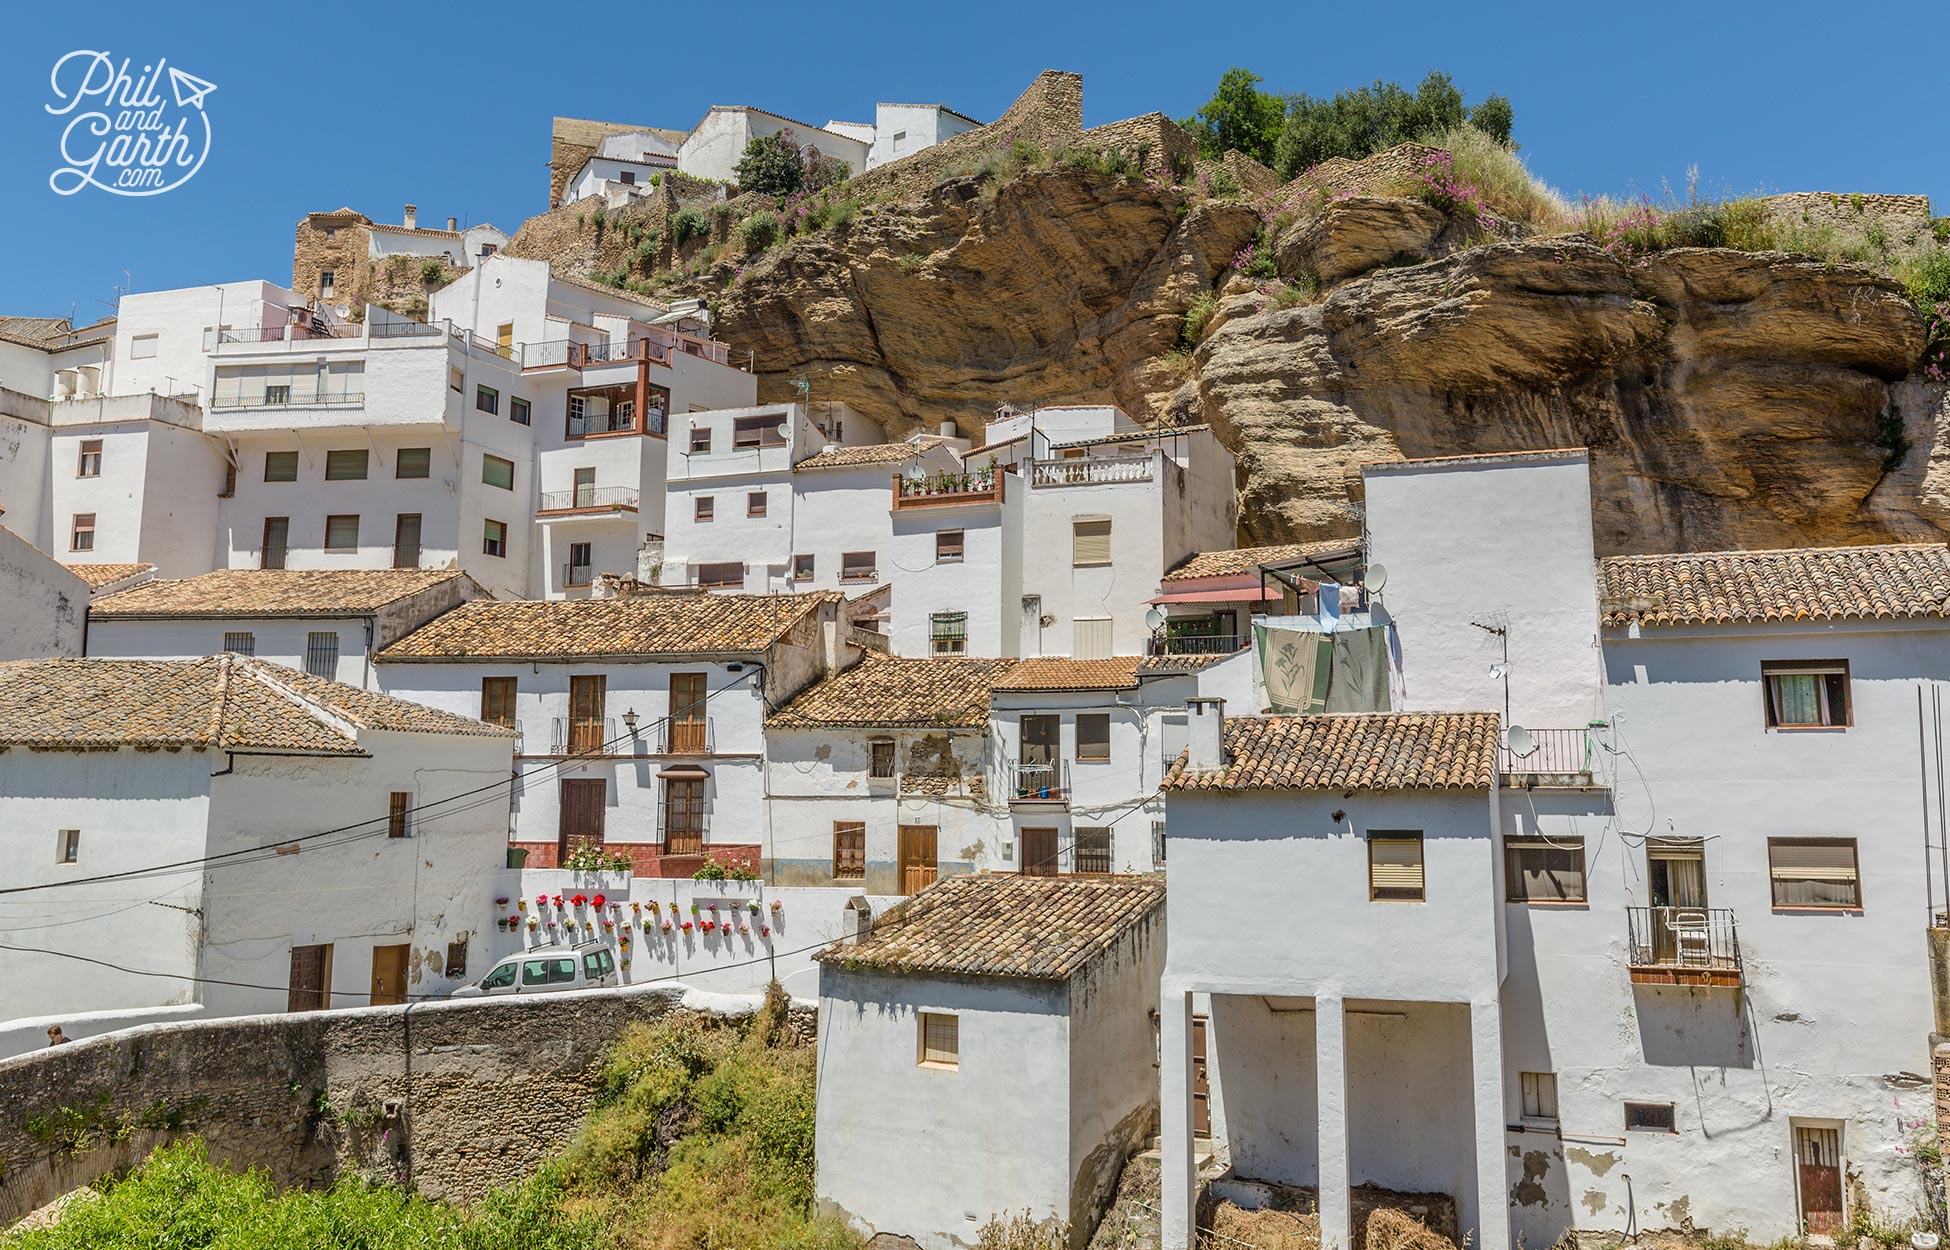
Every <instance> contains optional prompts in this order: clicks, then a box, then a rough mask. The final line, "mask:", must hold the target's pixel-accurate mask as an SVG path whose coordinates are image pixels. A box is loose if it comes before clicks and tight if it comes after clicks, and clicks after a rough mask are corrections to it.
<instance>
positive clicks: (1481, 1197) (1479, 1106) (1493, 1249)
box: [1469, 998, 1510, 1250]
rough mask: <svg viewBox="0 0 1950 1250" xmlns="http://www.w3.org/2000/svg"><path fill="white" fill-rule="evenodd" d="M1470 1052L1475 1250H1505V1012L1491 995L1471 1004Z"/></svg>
mask: <svg viewBox="0 0 1950 1250" xmlns="http://www.w3.org/2000/svg"><path fill="white" fill-rule="evenodd" d="M1469 1054H1470V1060H1471V1063H1470V1066H1471V1069H1472V1073H1471V1075H1472V1076H1473V1077H1474V1084H1475V1087H1476V1093H1475V1102H1476V1107H1475V1112H1476V1116H1475V1120H1476V1238H1475V1240H1474V1241H1472V1242H1470V1243H1469V1244H1471V1245H1472V1246H1475V1247H1478V1250H1509V1246H1510V1203H1509V1199H1508V1198H1507V1197H1505V1193H1504V1191H1505V1190H1506V1189H1507V1188H1508V1184H1509V1177H1508V1175H1507V1174H1506V1169H1507V1168H1508V1166H1509V1164H1508V1162H1507V1160H1506V1159H1505V1158H1504V1153H1505V1152H1504V1143H1505V1141H1506V1133H1505V1127H1504V1126H1505V1125H1506V1124H1507V1123H1508V1120H1507V1119H1506V1118H1505V1115H1504V1111H1505V1108H1504V1105H1503V1015H1502V1009H1501V1006H1500V1004H1499V1003H1498V1002H1497V1000H1496V999H1494V998H1489V999H1483V1000H1481V1001H1478V1002H1474V1003H1471V1004H1470V1005H1469Z"/></svg>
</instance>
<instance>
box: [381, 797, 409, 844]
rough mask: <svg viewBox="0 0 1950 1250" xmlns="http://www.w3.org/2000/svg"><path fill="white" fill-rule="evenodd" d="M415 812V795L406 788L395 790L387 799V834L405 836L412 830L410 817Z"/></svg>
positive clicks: (395, 836) (398, 836)
mask: <svg viewBox="0 0 1950 1250" xmlns="http://www.w3.org/2000/svg"><path fill="white" fill-rule="evenodd" d="M412 814H413V795H412V793H411V792H409V791H406V790H395V791H393V792H392V794H391V796H390V797H388V799H387V801H386V836H387V837H389V838H403V837H405V836H406V835H407V834H408V833H410V832H412V829H411V827H410V824H411V821H410V818H411V816H412Z"/></svg>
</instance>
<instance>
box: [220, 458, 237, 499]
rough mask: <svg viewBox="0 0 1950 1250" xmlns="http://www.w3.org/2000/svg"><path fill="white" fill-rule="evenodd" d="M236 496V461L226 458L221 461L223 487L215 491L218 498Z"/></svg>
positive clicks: (233, 497) (232, 497)
mask: <svg viewBox="0 0 1950 1250" xmlns="http://www.w3.org/2000/svg"><path fill="white" fill-rule="evenodd" d="M236 497H237V462H236V461H235V460H231V459H228V458H226V459H225V460H224V462H223V489H222V490H220V491H218V492H217V498H219V499H235V498H236Z"/></svg>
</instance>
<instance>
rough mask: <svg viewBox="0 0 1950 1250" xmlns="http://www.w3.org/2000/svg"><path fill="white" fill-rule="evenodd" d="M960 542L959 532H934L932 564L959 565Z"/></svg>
mask: <svg viewBox="0 0 1950 1250" xmlns="http://www.w3.org/2000/svg"><path fill="white" fill-rule="evenodd" d="M961 553H962V541H961V531H960V530H936V531H935V534H934V562H935V563H936V564H959V563H961Z"/></svg>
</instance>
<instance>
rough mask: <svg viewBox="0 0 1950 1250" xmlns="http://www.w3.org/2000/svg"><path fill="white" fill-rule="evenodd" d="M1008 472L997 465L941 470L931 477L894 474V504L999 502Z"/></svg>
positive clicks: (939, 505)
mask: <svg viewBox="0 0 1950 1250" xmlns="http://www.w3.org/2000/svg"><path fill="white" fill-rule="evenodd" d="M1003 477H1004V475H1003V474H1001V473H997V472H995V471H994V470H993V469H987V470H982V471H979V472H975V473H938V474H935V475H933V476H931V477H905V476H903V475H901V474H898V473H896V474H895V475H894V508H895V510H896V511H898V510H900V509H902V508H945V507H951V506H953V505H955V504H970V503H995V502H997V501H999V500H1000V499H1001V498H1002V479H1003Z"/></svg>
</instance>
